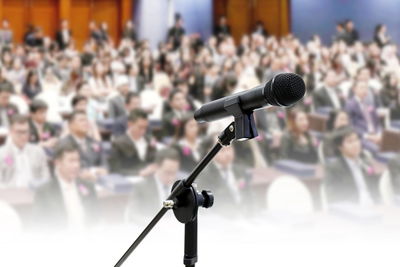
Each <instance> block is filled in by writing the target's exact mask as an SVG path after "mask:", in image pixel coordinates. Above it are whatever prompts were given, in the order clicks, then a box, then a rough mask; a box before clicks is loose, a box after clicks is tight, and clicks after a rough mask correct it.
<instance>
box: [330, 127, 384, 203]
mask: <svg viewBox="0 0 400 267" xmlns="http://www.w3.org/2000/svg"><path fill="white" fill-rule="evenodd" d="M334 146H335V149H336V153H337V157H336V158H335V160H333V161H329V162H328V163H327V164H326V165H325V190H326V196H327V200H328V203H330V204H332V203H338V202H352V203H359V204H361V205H364V206H369V205H372V204H374V203H376V202H377V201H378V178H377V177H376V174H375V173H374V169H373V167H372V166H371V162H369V161H368V160H367V159H366V158H363V157H362V156H361V142H360V138H359V137H358V135H357V132H356V131H355V130H354V129H353V128H351V127H350V126H345V127H342V128H340V129H338V130H337V131H336V134H335V137H334Z"/></svg>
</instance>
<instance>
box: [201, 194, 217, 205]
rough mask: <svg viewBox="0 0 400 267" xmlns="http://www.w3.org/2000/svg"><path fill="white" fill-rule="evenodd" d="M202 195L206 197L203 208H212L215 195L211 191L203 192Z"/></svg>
mask: <svg viewBox="0 0 400 267" xmlns="http://www.w3.org/2000/svg"><path fill="white" fill-rule="evenodd" d="M201 195H202V196H203V197H204V202H203V205H202V207H203V208H206V209H208V208H211V207H212V206H213V205H214V195H213V193H212V192H211V191H209V190H203V191H201Z"/></svg>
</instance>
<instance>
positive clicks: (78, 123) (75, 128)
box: [70, 114, 89, 137]
mask: <svg viewBox="0 0 400 267" xmlns="http://www.w3.org/2000/svg"><path fill="white" fill-rule="evenodd" d="M88 129H89V120H88V118H87V116H86V114H77V115H75V118H74V119H73V120H72V121H71V122H70V130H71V133H72V134H74V135H77V136H79V137H84V136H86V133H87V130H88Z"/></svg>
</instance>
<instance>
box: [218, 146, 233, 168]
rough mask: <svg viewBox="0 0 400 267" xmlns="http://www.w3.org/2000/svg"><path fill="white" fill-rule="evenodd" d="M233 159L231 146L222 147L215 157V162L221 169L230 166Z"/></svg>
mask: <svg viewBox="0 0 400 267" xmlns="http://www.w3.org/2000/svg"><path fill="white" fill-rule="evenodd" d="M234 159H235V153H234V150H233V147H232V146H227V147H223V148H222V149H221V150H220V152H219V153H218V154H217V155H216V156H215V161H216V162H217V163H218V164H220V165H222V166H223V167H227V166H228V165H230V164H231V163H232V162H233V160H234Z"/></svg>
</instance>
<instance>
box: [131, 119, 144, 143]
mask: <svg viewBox="0 0 400 267" xmlns="http://www.w3.org/2000/svg"><path fill="white" fill-rule="evenodd" d="M148 126H149V121H148V120H146V119H142V118H140V119H137V120H136V121H135V122H128V128H129V133H130V135H131V136H132V138H133V139H139V138H141V137H143V136H144V135H145V134H146V131H147V127H148Z"/></svg>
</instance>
